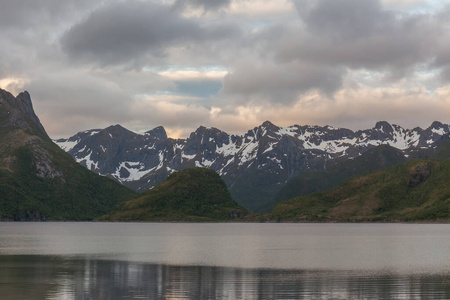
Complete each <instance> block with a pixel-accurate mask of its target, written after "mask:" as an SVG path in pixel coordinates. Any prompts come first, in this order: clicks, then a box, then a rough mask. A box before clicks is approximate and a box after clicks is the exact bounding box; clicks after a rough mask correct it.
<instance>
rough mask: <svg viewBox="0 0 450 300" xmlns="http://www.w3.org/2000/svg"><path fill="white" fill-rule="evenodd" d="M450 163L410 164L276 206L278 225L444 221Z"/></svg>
mask: <svg viewBox="0 0 450 300" xmlns="http://www.w3.org/2000/svg"><path fill="white" fill-rule="evenodd" d="M449 178H450V160H448V159H447V160H443V161H438V160H415V161H411V162H408V163H405V164H401V165H398V166H395V167H391V168H388V169H383V170H380V171H377V172H374V173H370V174H367V175H364V176H360V177H356V178H353V179H350V180H348V181H346V182H345V183H344V184H342V185H340V186H339V187H337V188H335V189H333V190H331V191H330V192H328V193H316V194H311V195H305V196H301V197H298V198H294V199H291V200H288V201H285V202H282V203H280V204H279V205H277V206H276V207H275V209H274V210H273V218H274V219H276V220H280V221H339V222H344V221H444V220H445V221H448V220H450V210H449V208H450V185H449V184H448V179H449Z"/></svg>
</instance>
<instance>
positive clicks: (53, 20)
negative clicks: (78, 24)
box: [0, 0, 93, 29]
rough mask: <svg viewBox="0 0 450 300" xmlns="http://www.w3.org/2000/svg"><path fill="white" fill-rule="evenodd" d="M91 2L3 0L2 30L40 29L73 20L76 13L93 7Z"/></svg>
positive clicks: (75, 0) (73, 0) (0, 24)
mask: <svg viewBox="0 0 450 300" xmlns="http://www.w3.org/2000/svg"><path fill="white" fill-rule="evenodd" d="M92 5H93V4H92V1H89V0H64V1H60V0H2V1H1V5H0V6H1V9H0V28H2V27H3V28H16V29H23V28H29V27H33V29H38V28H39V29H40V28H42V27H43V26H44V27H45V26H47V25H49V24H52V25H55V24H57V23H59V22H61V21H63V20H67V19H71V16H73V12H74V11H78V12H82V11H84V10H85V9H88V7H92Z"/></svg>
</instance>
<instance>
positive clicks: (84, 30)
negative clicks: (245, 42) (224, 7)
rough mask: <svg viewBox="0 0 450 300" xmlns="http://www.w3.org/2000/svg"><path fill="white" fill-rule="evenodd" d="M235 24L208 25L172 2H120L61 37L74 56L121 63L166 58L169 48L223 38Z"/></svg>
mask: <svg viewBox="0 0 450 300" xmlns="http://www.w3.org/2000/svg"><path fill="white" fill-rule="evenodd" d="M234 32H235V28H234V27H230V26H228V25H225V26H222V25H220V24H219V25H215V26H212V27H206V26H203V25H202V24H200V23H199V22H198V21H196V20H193V19H187V18H184V17H183V16H182V15H181V14H180V13H179V11H178V10H176V9H173V7H171V6H166V5H158V4H155V3H152V2H139V1H133V2H119V3H115V4H112V5H110V6H105V7H103V8H101V9H99V10H97V11H95V12H93V13H92V14H91V15H90V16H89V17H88V18H87V19H86V20H85V21H83V22H81V23H79V24H77V25H75V26H74V27H72V28H71V29H70V30H69V31H68V32H67V33H66V34H65V35H64V36H63V37H62V39H61V45H62V49H63V50H64V51H65V52H66V53H67V54H68V55H69V56H70V57H71V58H75V59H81V60H86V61H90V62H99V63H100V64H103V65H118V64H123V63H127V62H130V61H135V60H136V59H139V58H141V57H156V58H163V57H165V56H166V55H167V52H166V50H167V48H168V47H173V46H182V47H187V48H188V47H189V45H190V44H193V43H199V42H205V41H214V40H220V39H223V38H226V37H229V36H231V35H233V34H234Z"/></svg>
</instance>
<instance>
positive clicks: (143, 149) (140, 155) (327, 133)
mask: <svg viewBox="0 0 450 300" xmlns="http://www.w3.org/2000/svg"><path fill="white" fill-rule="evenodd" d="M449 132H450V126H449V125H444V124H442V123H439V122H434V123H433V124H432V125H431V126H430V127H429V128H427V129H421V128H414V129H404V128H402V127H400V126H398V125H391V124H389V123H388V122H378V123H377V124H376V125H375V127H374V128H372V129H367V130H360V131H356V132H354V131H352V130H349V129H344V128H335V127H331V126H324V127H320V126H298V125H294V126H290V127H278V126H275V125H274V124H272V123H270V122H269V121H266V122H264V123H263V124H262V125H261V126H259V127H256V128H254V129H252V130H249V131H248V132H246V133H244V134H240V135H233V134H228V133H226V132H223V131H221V130H219V129H216V128H206V127H203V126H202V127H199V128H198V129H197V130H196V131H195V132H193V133H191V134H190V136H189V137H188V138H187V139H171V138H168V137H167V134H166V132H165V130H164V128H163V127H157V128H155V129H153V130H150V131H148V132H146V133H144V134H137V133H134V132H131V131H129V130H127V129H125V128H123V127H121V126H120V125H115V126H111V127H108V128H106V129H102V130H100V129H95V130H87V131H84V132H80V133H78V134H76V135H74V136H72V137H70V138H68V139H59V140H56V141H55V142H56V143H57V144H58V145H59V146H60V147H61V148H62V149H64V150H65V151H67V152H68V153H70V154H71V155H72V156H73V157H74V158H75V159H76V161H77V162H79V163H80V164H82V165H84V166H86V167H87V168H88V169H90V170H92V171H95V172H97V173H99V174H101V175H104V176H110V177H113V178H115V179H116V180H117V181H119V182H121V183H122V184H124V185H126V186H128V187H130V188H132V189H134V190H137V191H145V190H147V189H150V188H152V187H153V186H155V185H156V184H158V183H159V182H161V181H162V180H164V179H165V178H166V177H167V176H168V175H169V174H171V173H172V172H174V171H178V170H181V169H185V168H191V167H205V168H209V169H213V170H215V171H217V172H218V173H219V174H220V175H221V177H222V178H223V179H224V181H225V182H226V183H227V185H228V187H229V188H230V191H231V193H232V195H233V197H234V198H235V199H236V200H237V201H238V202H239V203H241V204H242V205H244V206H245V207H247V208H250V209H252V208H253V209H254V208H255V207H257V206H258V205H263V204H264V203H266V202H267V201H268V198H271V197H272V196H273V195H272V194H273V193H275V192H276V191H277V190H278V189H279V188H280V187H281V186H282V185H283V184H284V183H286V181H287V180H288V179H289V178H291V177H293V176H295V175H296V174H298V173H299V172H302V171H304V170H307V169H324V168H325V169H326V168H327V167H328V166H330V165H331V164H335V163H337V162H339V161H342V160H345V159H350V158H354V157H357V156H359V155H361V154H362V153H364V152H366V151H367V150H369V149H371V148H373V147H375V146H378V145H381V144H389V145H390V146H392V147H395V148H397V149H400V150H402V151H403V153H404V155H405V157H410V158H415V157H419V156H421V155H424V152H426V151H432V150H433V149H435V148H436V147H438V146H439V145H440V144H441V143H442V142H443V141H444V140H445V139H446V138H447V137H448V135H449ZM261 187H264V189H261ZM258 190H260V191H261V190H264V191H265V192H263V193H258ZM268 190H269V191H270V192H267V191H268ZM237 191H239V192H237ZM246 195H247V196H246ZM250 198H254V199H253V200H251V201H250V202H251V203H250V202H249V200H248V199H250ZM255 199H256V200H255Z"/></svg>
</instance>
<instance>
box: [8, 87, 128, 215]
mask: <svg viewBox="0 0 450 300" xmlns="http://www.w3.org/2000/svg"><path fill="white" fill-rule="evenodd" d="M134 195H135V194H134V192H132V191H131V190H129V189H127V188H126V187H124V186H122V185H120V184H118V183H116V182H114V181H113V180H110V179H108V178H104V177H101V176H98V175H97V174H94V173H93V172H90V171H88V170H86V169H85V168H83V167H82V166H80V165H79V164H77V163H76V162H75V161H74V160H73V158H72V157H71V156H69V155H68V154H67V153H65V152H64V151H62V150H61V149H60V148H59V147H57V146H56V145H55V144H54V143H53V142H52V140H51V139H50V138H49V137H48V136H47V134H46V132H45V130H44V128H43V126H42V125H41V123H40V121H39V118H38V117H37V116H36V114H35V113H34V110H33V106H32V104H31V99H30V95H29V94H28V93H26V92H24V93H21V94H19V95H18V96H17V97H14V96H13V95H11V94H10V93H8V92H6V91H4V90H1V89H0V220H17V221H21V220H22V221H23V220H27V221H38V220H90V219H93V218H94V217H96V216H99V215H102V214H104V213H106V212H109V211H110V210H111V209H112V208H113V207H114V206H115V205H116V204H117V203H119V202H121V201H124V200H127V199H129V198H131V197H132V196H134Z"/></svg>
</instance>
